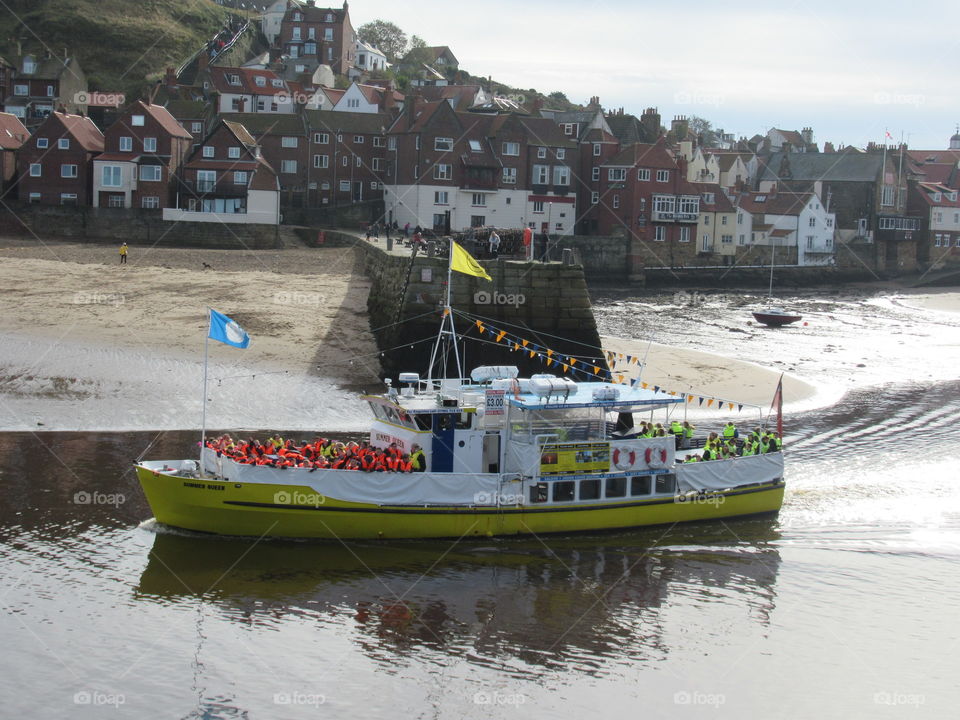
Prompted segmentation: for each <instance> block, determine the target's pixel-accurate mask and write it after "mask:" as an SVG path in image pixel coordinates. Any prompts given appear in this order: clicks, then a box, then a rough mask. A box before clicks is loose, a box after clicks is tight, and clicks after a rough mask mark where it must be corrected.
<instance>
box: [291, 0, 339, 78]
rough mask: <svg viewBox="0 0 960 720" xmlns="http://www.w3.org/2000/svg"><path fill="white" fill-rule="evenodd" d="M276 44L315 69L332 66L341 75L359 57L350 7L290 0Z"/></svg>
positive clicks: (292, 58) (310, 0)
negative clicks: (325, 6)
mask: <svg viewBox="0 0 960 720" xmlns="http://www.w3.org/2000/svg"><path fill="white" fill-rule="evenodd" d="M276 45H277V46H278V47H279V48H280V52H281V54H283V55H287V56H289V57H290V59H291V60H296V61H297V62H302V63H304V64H307V65H309V66H310V67H311V70H310V71H311V72H312V68H315V67H316V66H317V65H329V66H330V67H331V68H332V69H333V72H334V73H336V74H337V75H347V74H348V72H349V71H350V69H351V68H352V67H353V65H354V58H355V57H356V48H357V35H356V33H355V32H354V30H353V25H352V24H351V22H350V8H349V5H348V4H347V3H346V2H344V3H343V7H342V8H323V7H317V6H316V3H315V2H314V0H307V2H305V3H301V2H297V0H290V2H288V3H287V10H286V12H285V13H284V16H283V20H282V21H281V22H280V32H279V35H278V37H277V41H276Z"/></svg>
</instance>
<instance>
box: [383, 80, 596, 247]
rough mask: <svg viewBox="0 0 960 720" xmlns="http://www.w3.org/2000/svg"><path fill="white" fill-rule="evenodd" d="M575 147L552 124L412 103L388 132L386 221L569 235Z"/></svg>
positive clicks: (573, 207)
mask: <svg viewBox="0 0 960 720" xmlns="http://www.w3.org/2000/svg"><path fill="white" fill-rule="evenodd" d="M576 150H577V144H576V142H575V141H573V140H571V139H570V138H569V137H567V136H565V135H564V134H563V132H562V131H561V130H560V128H559V127H558V126H557V125H556V123H554V122H553V121H552V120H549V119H546V118H532V117H528V116H525V115H521V114H518V113H516V112H489V113H488V112H483V113H477V112H455V111H454V110H453V108H451V107H450V104H449V103H448V102H446V101H445V100H440V101H437V102H423V101H422V100H420V99H418V98H417V99H411V100H410V101H409V102H407V104H406V108H405V111H404V112H403V113H402V114H401V115H400V116H399V117H398V118H397V119H396V120H395V121H394V122H393V124H392V125H391V127H390V129H389V130H388V132H387V170H386V174H387V179H386V188H385V192H384V202H385V206H386V214H387V218H388V220H390V221H394V220H395V221H396V222H397V223H399V224H400V225H404V224H406V223H408V222H409V223H410V224H411V226H415V225H420V226H421V227H425V228H433V229H435V230H438V231H442V232H447V231H450V230H462V229H465V228H470V227H485V226H493V227H498V228H519V227H531V228H534V229H535V230H537V231H541V230H547V229H548V228H549V230H550V232H551V233H555V234H560V235H567V234H571V233H572V232H573V229H574V224H575V222H576V213H577V201H576V193H575V188H574V185H573V183H574V170H575V167H576V163H577V155H576Z"/></svg>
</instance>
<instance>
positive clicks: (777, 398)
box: [770, 373, 783, 437]
mask: <svg viewBox="0 0 960 720" xmlns="http://www.w3.org/2000/svg"><path fill="white" fill-rule="evenodd" d="M774 411H776V413H777V435H779V436H780V437H783V374H782V373H781V375H780V382H778V383H777V391H776V392H775V393H774V394H773V402H772V403H770V412H771V413H773V412H774Z"/></svg>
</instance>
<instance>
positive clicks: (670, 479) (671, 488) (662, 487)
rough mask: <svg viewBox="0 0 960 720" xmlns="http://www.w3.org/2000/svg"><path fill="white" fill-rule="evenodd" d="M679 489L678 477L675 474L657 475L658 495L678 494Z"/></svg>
mask: <svg viewBox="0 0 960 720" xmlns="http://www.w3.org/2000/svg"><path fill="white" fill-rule="evenodd" d="M676 489H677V476H676V475H674V474H673V473H669V474H667V475H657V487H656V492H658V493H672V492H676Z"/></svg>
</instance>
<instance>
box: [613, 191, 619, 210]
mask: <svg viewBox="0 0 960 720" xmlns="http://www.w3.org/2000/svg"><path fill="white" fill-rule="evenodd" d="M619 208H620V196H619V195H614V196H613V209H614V210H618V209H619Z"/></svg>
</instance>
